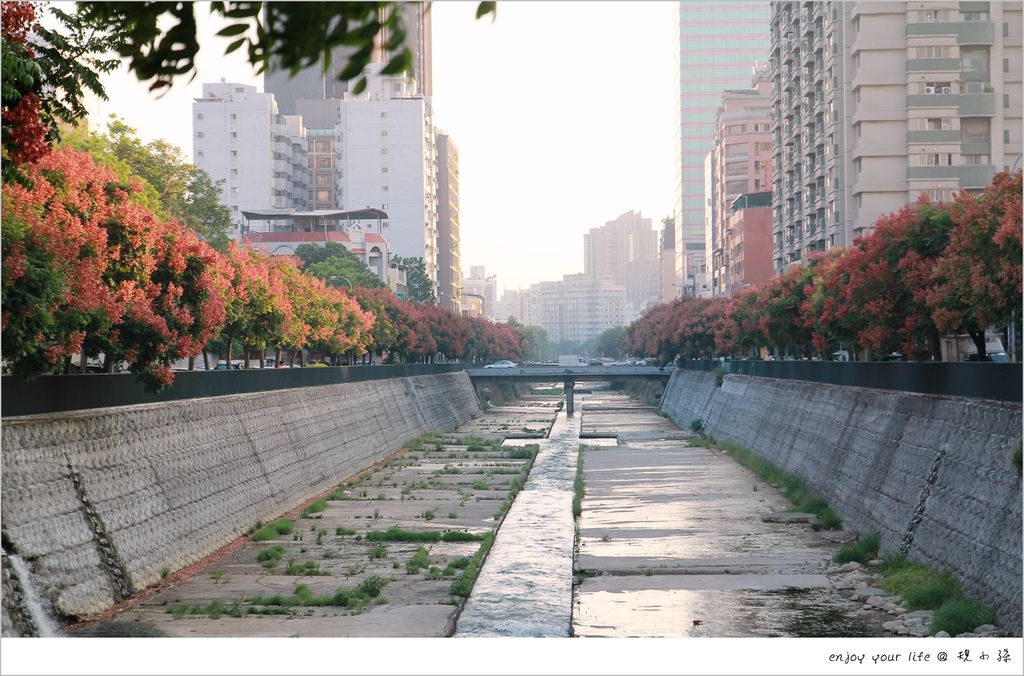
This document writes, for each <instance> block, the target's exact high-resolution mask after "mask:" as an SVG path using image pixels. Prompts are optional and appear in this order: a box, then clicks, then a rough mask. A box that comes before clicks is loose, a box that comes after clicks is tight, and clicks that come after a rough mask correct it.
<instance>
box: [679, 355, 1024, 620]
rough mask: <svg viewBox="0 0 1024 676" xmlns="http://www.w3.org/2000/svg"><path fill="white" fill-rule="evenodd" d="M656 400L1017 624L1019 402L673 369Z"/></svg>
mask: <svg viewBox="0 0 1024 676" xmlns="http://www.w3.org/2000/svg"><path fill="white" fill-rule="evenodd" d="M662 410H663V411H664V412H665V413H667V414H668V415H669V416H670V417H671V418H672V419H673V420H674V421H676V423H677V424H678V425H679V426H680V427H684V428H688V427H689V426H690V423H691V422H692V421H693V420H700V421H702V422H703V424H704V428H705V430H706V431H707V432H708V433H709V434H711V435H712V436H714V437H715V438H716V439H718V440H728V441H732V442H736V443H739V444H742V445H743V446H745V447H747V448H749V449H750V450H752V451H754V452H756V453H758V454H759V455H761V456H762V457H764V458H766V459H767V460H770V461H771V462H773V463H774V464H775V465H777V466H779V467H781V468H783V469H785V470H787V471H789V472H792V473H794V474H796V475H798V476H800V477H801V478H802V479H803V480H804V481H805V482H806V484H807V485H808V486H809V487H810V488H812V489H813V490H814V491H815V492H817V493H818V494H820V495H821V496H822V497H824V498H825V499H826V500H827V501H828V502H829V504H830V505H831V506H832V507H833V509H835V511H836V512H837V513H838V514H839V516H840V518H842V520H843V522H844V524H845V525H846V526H847V527H850V528H853V529H856V530H858V531H860V532H864V533H866V532H871V531H878V532H880V533H881V534H882V549H883V550H888V551H897V550H898V549H899V548H900V546H901V544H903V543H904V542H906V541H907V540H909V541H910V545H909V549H908V550H907V555H908V557H909V558H910V559H912V560H915V561H919V562H922V563H926V564H928V565H931V566H933V567H935V568H937V569H941V570H949V571H952V572H953V573H954V574H956V575H957V576H958V577H959V578H960V580H961V582H962V584H963V587H964V589H965V591H966V592H967V593H968V594H970V595H972V596H974V597H975V598H977V599H979V600H980V601H982V602H983V603H986V604H987V605H990V606H992V607H993V608H995V609H996V612H997V614H998V616H999V620H1000V624H1001V626H1003V627H1004V628H1006V629H1008V630H1010V631H1012V632H1013V633H1014V634H1015V635H1017V636H1019V635H1020V633H1021V478H1020V474H1019V473H1018V469H1017V468H1015V467H1014V466H1013V464H1012V462H1011V457H1012V455H1013V449H1014V448H1015V447H1016V446H1017V444H1019V443H1020V440H1021V407H1020V405H1019V404H1017V405H1014V404H1007V403H1003V402H994V401H988V400H982V399H965V398H948V397H937V396H933V395H922V394H912V393H904V392H895V391H886V390H875V389H866V388H859V387H843V386H838V385H823V384H820V383H811V382H806V381H798V380H781V379H770V378H754V377H749V376H741V375H726V376H725V377H724V380H723V382H722V384H721V387H717V386H716V377H715V374H714V373H710V372H704V371H694V370H686V369H679V370H677V371H676V372H675V373H674V374H673V376H672V379H671V381H670V382H669V385H668V388H667V390H666V392H665V396H664V398H663V404H662Z"/></svg>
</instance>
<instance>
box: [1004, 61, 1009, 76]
mask: <svg viewBox="0 0 1024 676" xmlns="http://www.w3.org/2000/svg"><path fill="white" fill-rule="evenodd" d="M1003 72H1004V73H1009V72H1010V60H1009V59H1003Z"/></svg>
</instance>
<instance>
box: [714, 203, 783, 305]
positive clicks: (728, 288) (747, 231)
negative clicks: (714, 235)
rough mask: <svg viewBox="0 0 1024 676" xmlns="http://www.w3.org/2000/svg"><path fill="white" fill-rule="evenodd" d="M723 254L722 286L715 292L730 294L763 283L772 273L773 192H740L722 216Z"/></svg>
mask: <svg viewBox="0 0 1024 676" xmlns="http://www.w3.org/2000/svg"><path fill="white" fill-rule="evenodd" d="M722 229H723V231H724V233H725V236H724V239H723V240H722V241H721V247H722V258H723V260H725V261H726V263H727V268H726V269H725V270H724V271H723V274H722V279H723V280H724V284H725V286H723V288H722V289H721V293H718V294H716V295H717V296H726V297H730V296H732V294H733V293H735V292H736V291H737V290H738V289H742V288H743V287H745V286H750V285H757V284H763V283H764V282H767V281H768V280H769V279H770V278H771V276H772V274H773V270H774V268H773V266H772V194H771V193H770V192H758V193H750V194H743V195H739V196H738V197H737V198H736V199H735V200H733V202H732V204H731V205H730V206H729V212H728V214H726V215H725V218H724V219H723V228H722Z"/></svg>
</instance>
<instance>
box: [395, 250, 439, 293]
mask: <svg viewBox="0 0 1024 676" xmlns="http://www.w3.org/2000/svg"><path fill="white" fill-rule="evenodd" d="M397 260H398V263H400V264H401V265H404V266H405V268H406V275H407V277H406V282H407V286H408V287H409V300H414V301H417V302H419V303H428V304H430V305H434V304H436V303H437V296H435V295H434V283H433V282H431V281H430V277H428V276H427V266H426V264H425V263H424V262H423V259H422V258H418V257H414V256H406V257H404V258H398V259H397Z"/></svg>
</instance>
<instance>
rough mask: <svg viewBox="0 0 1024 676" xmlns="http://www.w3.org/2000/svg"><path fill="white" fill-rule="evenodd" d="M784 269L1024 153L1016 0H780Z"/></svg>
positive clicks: (777, 114) (776, 31)
mask: <svg viewBox="0 0 1024 676" xmlns="http://www.w3.org/2000/svg"><path fill="white" fill-rule="evenodd" d="M771 64H772V68H773V71H772V73H773V81H774V87H773V95H772V97H773V108H774V117H773V133H774V140H775V144H776V147H775V169H776V179H775V186H774V188H775V190H774V192H775V198H774V200H773V204H772V207H773V255H774V263H775V269H776V271H779V270H782V269H783V268H785V267H786V266H787V265H789V264H792V263H797V262H800V261H803V260H806V258H807V256H808V254H810V253H812V252H814V251H820V250H825V249H829V248H832V247H835V246H848V245H849V244H850V243H851V242H852V240H853V239H854V238H855V237H857V236H859V235H862V234H866V233H867V232H869V231H870V230H871V227H872V226H873V224H874V222H875V220H876V219H877V218H878V217H879V216H881V215H883V214H886V213H889V212H892V211H895V210H897V209H899V208H900V207H902V206H903V205H904V204H907V203H908V202H914V201H915V200H916V199H917V197H918V195H919V194H920V193H922V192H925V193H928V194H929V195H930V196H931V197H932V198H933V199H937V200H948V199H950V198H951V197H952V195H953V194H955V193H956V192H958V191H960V190H981V189H982V188H984V187H985V186H986V185H988V184H989V183H990V182H991V179H992V176H993V175H994V174H995V173H996V172H997V171H1002V170H1004V169H1007V168H1009V167H1010V166H1011V165H1012V164H1013V163H1014V161H1015V160H1016V159H1017V158H1018V157H1019V156H1020V154H1021V96H1022V91H1021V4H1020V3H1015V2H909V3H905V2H821V3H807V2H804V3H799V2H776V3H772V60H771Z"/></svg>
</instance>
